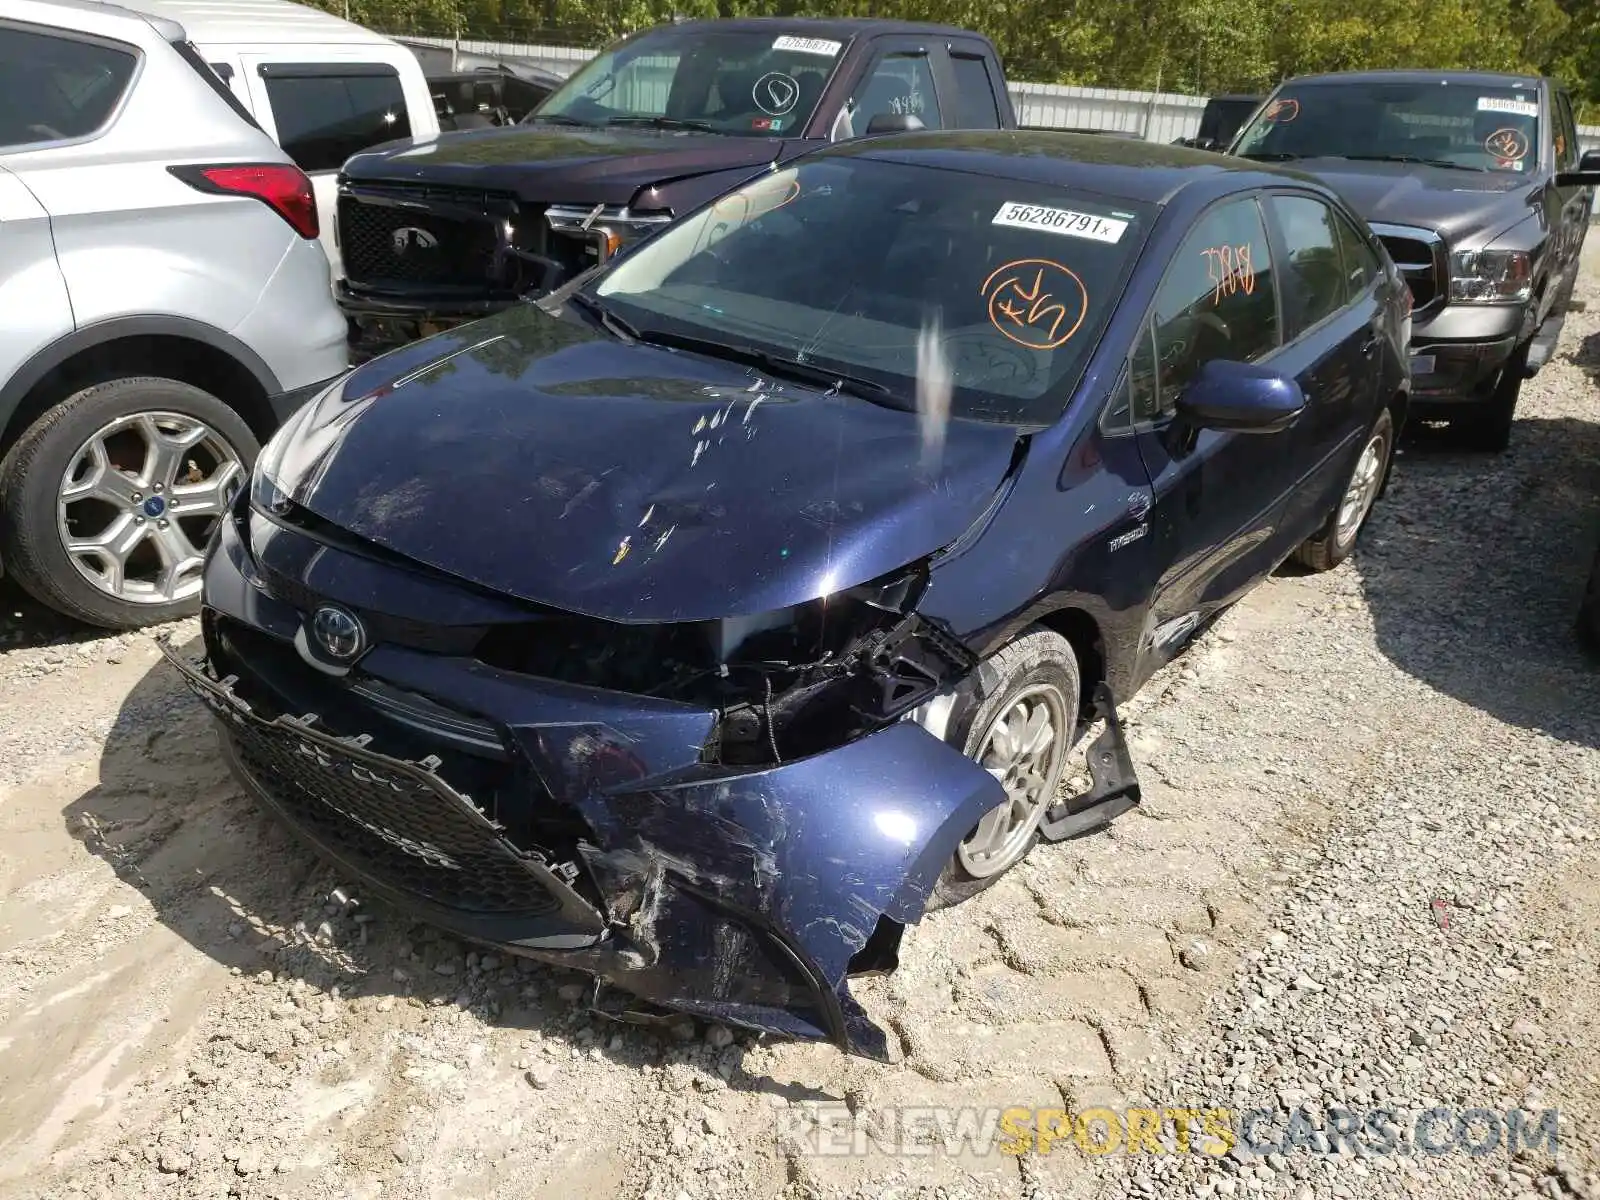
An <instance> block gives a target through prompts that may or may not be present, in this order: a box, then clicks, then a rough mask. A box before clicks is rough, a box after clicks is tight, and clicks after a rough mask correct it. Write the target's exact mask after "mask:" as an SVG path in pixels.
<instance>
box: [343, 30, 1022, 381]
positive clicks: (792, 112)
mask: <svg viewBox="0 0 1600 1200" xmlns="http://www.w3.org/2000/svg"><path fill="white" fill-rule="evenodd" d="M1016 125H1017V121H1016V115H1015V113H1014V111H1013V109H1012V106H1011V99H1010V96H1009V95H1008V93H1007V91H1006V81H1005V76H1004V73H1003V72H1002V70H1001V66H1000V59H999V56H998V55H997V54H996V52H995V48H994V45H993V44H992V43H991V42H990V41H989V40H988V39H987V38H985V37H983V36H981V35H979V34H976V33H972V32H970V31H968V30H964V29H954V28H947V27H945V26H940V25H924V24H915V23H906V22H893V21H884V20H843V19H841V20H800V19H783V18H750V19H745V20H712V21H683V22H679V23H676V24H672V25H664V26H659V27H657V28H654V29H649V30H646V31H644V32H641V33H637V34H634V35H632V36H629V37H626V38H623V39H622V40H620V41H618V42H615V43H614V44H612V45H611V46H608V47H607V48H606V49H604V50H602V51H601V52H600V53H599V54H597V55H596V56H595V57H594V58H593V59H591V60H590V61H589V62H588V63H586V64H585V65H584V66H583V67H582V68H581V69H580V70H578V71H577V72H576V73H574V74H573V75H572V77H571V78H570V79H568V80H567V82H566V83H565V84H564V85H563V86H562V87H560V88H558V89H557V90H556V91H555V92H554V93H553V94H552V95H551V96H549V97H548V98H547V99H546V100H545V101H544V103H542V104H541V105H540V106H539V107H538V108H537V109H535V110H534V112H532V113H530V114H529V115H528V116H527V117H526V118H524V120H523V121H522V122H521V123H519V124H518V125H516V126H514V127H510V128H493V129H483V130H472V131H467V132H458V133H446V134H443V135H441V136H440V137H438V138H437V139H432V140H421V141H417V142H397V143H391V144H389V145H387V146H383V147H377V148H374V149H373V150H371V151H368V152H366V153H362V154H358V155H356V156H355V157H353V158H351V159H350V160H349V161H348V162H346V163H345V165H344V170H343V172H342V174H341V175H340V178H339V185H338V186H339V202H338V203H339V219H338V238H339V246H340V251H341V254H342V256H343V259H344V270H345V278H344V279H343V280H341V281H340V283H339V285H338V294H339V302H340V305H341V307H343V309H344V311H345V314H346V316H347V317H348V318H349V321H350V326H351V339H352V346H353V349H354V351H355V354H356V356H357V357H358V358H361V357H366V356H367V355H368V354H370V353H372V352H375V351H379V350H382V349H385V348H387V347H390V346H393V345H396V344H400V343H403V342H407V341H411V340H413V339H415V338H416V337H418V336H420V335H424V334H427V333H431V332H434V331H436V330H438V329H442V328H448V327H449V326H451V325H454V324H458V323H460V322H461V321H464V320H470V319H472V318H475V317H479V316H483V315H485V314H487V313H491V312H495V311H497V310H499V309H501V308H504V307H506V306H507V305H509V304H512V303H515V302H516V301H517V300H518V299H520V298H523V297H526V296H530V295H539V294H541V293H543V292H545V291H548V290H550V289H552V288H555V287H558V286H559V285H560V284H562V283H563V282H565V281H566V280H567V279H569V278H571V277H572V276H573V275H574V274H576V273H578V272H580V271H583V270H585V269H587V268H588V267H591V266H593V265H594V264H595V263H597V262H600V261H602V260H604V259H606V258H607V257H609V256H610V255H612V254H615V253H616V252H617V251H618V250H619V249H621V248H622V247H623V246H624V245H627V244H629V243H630V242H633V241H636V240H638V239H640V238H641V237H644V236H648V235H649V234H650V233H651V232H653V231H654V230H656V229H658V228H660V227H661V226H662V225H664V224H667V223H669V222H670V221H672V220H673V219H674V217H675V216H678V215H681V214H682V213H683V212H685V211H686V210H688V209H692V208H695V207H697V206H699V205H700V204H702V203H704V202H706V201H708V200H710V199H712V198H713V197H715V196H718V195H720V194H722V193H723V192H726V191H727V190H728V189H730V188H732V187H733V186H734V185H735V184H737V183H739V182H741V181H743V180H745V179H748V178H750V177H751V176H753V175H755V174H757V173H758V172H760V171H764V170H769V169H773V168H774V167H775V166H776V165H777V164H780V163H783V162H786V161H788V160H789V159H792V158H794V157H796V156H797V155H800V154H803V153H805V152H806V151H808V150H812V149H815V148H816V147H818V146H822V145H826V144H828V143H829V142H835V141H840V140H842V139H845V138H851V137H859V136H864V135H866V134H877V133H888V132H897V131H904V130H910V129H922V128H928V129H941V128H942V129H1014V128H1016Z"/></svg>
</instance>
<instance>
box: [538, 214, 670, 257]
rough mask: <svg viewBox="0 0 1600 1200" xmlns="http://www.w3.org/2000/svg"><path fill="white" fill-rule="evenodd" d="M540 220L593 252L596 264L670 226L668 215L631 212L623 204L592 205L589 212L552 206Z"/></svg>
mask: <svg viewBox="0 0 1600 1200" xmlns="http://www.w3.org/2000/svg"><path fill="white" fill-rule="evenodd" d="M544 219H545V220H546V221H548V222H549V223H550V228H551V229H552V230H554V231H555V232H556V233H565V234H570V235H572V236H574V237H579V238H582V239H584V240H585V241H587V242H588V243H589V244H590V246H592V247H593V248H594V251H595V255H596V261H597V262H605V261H606V259H608V258H610V257H611V256H612V255H613V254H615V253H616V252H617V251H619V250H621V249H622V248H623V247H624V246H627V245H631V244H632V243H634V242H638V241H643V240H644V239H645V238H647V237H649V236H650V235H651V234H652V233H654V232H656V230H658V229H661V228H662V227H664V226H667V225H670V224H672V213H671V212H646V213H640V212H632V211H630V210H629V208H628V206H627V205H625V204H622V205H617V204H596V205H594V206H593V207H592V208H580V207H577V206H575V205H564V204H552V205H551V206H550V207H549V208H547V209H545V210H544Z"/></svg>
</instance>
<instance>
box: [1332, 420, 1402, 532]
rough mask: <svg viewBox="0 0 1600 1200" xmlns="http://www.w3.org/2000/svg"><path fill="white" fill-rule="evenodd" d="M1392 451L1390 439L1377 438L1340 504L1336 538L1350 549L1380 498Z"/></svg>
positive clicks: (1358, 462) (1363, 456)
mask: <svg viewBox="0 0 1600 1200" xmlns="http://www.w3.org/2000/svg"><path fill="white" fill-rule="evenodd" d="M1388 449H1389V439H1388V438H1387V437H1385V436H1384V435H1383V434H1381V433H1378V434H1374V435H1373V437H1372V439H1371V440H1370V441H1368V442H1367V444H1366V447H1365V448H1364V449H1363V450H1362V451H1361V457H1360V458H1359V459H1357V460H1356V469H1355V470H1354V471H1353V472H1351V474H1350V484H1349V486H1348V487H1346V488H1345V492H1344V499H1342V500H1340V501H1339V520H1338V524H1337V526H1336V528H1335V536H1336V537H1337V538H1338V539H1339V545H1341V546H1348V545H1349V544H1350V542H1351V541H1352V540H1354V538H1355V536H1356V532H1357V531H1358V530H1359V529H1360V528H1361V523H1362V522H1363V521H1365V520H1366V519H1367V513H1368V512H1370V511H1371V510H1372V502H1373V501H1374V500H1376V499H1377V498H1378V487H1379V485H1380V484H1381V483H1382V482H1383V461H1384V456H1385V454H1386V453H1387V452H1388Z"/></svg>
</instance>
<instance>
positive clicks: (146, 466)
mask: <svg viewBox="0 0 1600 1200" xmlns="http://www.w3.org/2000/svg"><path fill="white" fill-rule="evenodd" d="M244 474H245V472H244V464H243V462H242V461H241V460H240V458H239V452H238V451H237V450H236V449H234V447H233V446H232V445H230V444H229V443H228V441H227V439H225V438H224V437H222V436H221V435H220V434H218V433H217V432H216V431H215V430H214V429H212V428H211V427H210V426H209V425H206V424H205V423H204V422H202V421H197V420H195V419H194V418H193V417H187V416H183V415H181V414H179V413H172V412H140V413H131V414H129V415H127V416H124V417H119V418H117V419H116V420H114V421H111V422H109V423H108V424H106V425H104V426H102V427H101V428H100V429H99V430H98V431H96V432H95V434H94V435H93V436H92V437H90V438H89V439H88V440H87V441H86V442H84V443H83V445H81V446H80V447H78V450H77V452H76V453H74V454H73V456H72V461H71V463H70V464H69V465H68V467H67V470H66V472H65V474H63V475H62V477H61V487H60V491H59V493H58V498H57V503H56V527H57V532H58V533H59V535H60V538H61V545H62V547H63V548H64V549H65V550H66V552H67V557H68V558H70V559H71V560H72V565H73V566H74V567H75V568H76V569H77V571H78V573H79V574H80V575H82V576H83V578H84V579H86V580H88V582H89V583H90V584H92V585H93V586H94V587H96V588H98V589H99V590H100V591H102V592H104V593H106V594H107V595H109V596H114V597H116V598H117V599H118V600H123V601H126V602H129V603H133V604H169V603H172V602H173V601H177V600H186V599H188V598H189V597H191V596H194V595H195V594H197V593H198V592H199V591H200V573H201V568H202V566H203V564H204V561H205V545H206V541H207V539H208V538H209V537H210V535H211V530H212V528H213V527H214V526H215V524H216V522H217V521H218V520H219V519H220V518H221V517H222V515H223V514H224V513H225V512H226V511H227V509H228V505H229V504H230V503H231V502H232V500H233V497H234V495H235V493H236V492H237V491H238V489H239V486H240V484H241V483H242V482H243V481H244Z"/></svg>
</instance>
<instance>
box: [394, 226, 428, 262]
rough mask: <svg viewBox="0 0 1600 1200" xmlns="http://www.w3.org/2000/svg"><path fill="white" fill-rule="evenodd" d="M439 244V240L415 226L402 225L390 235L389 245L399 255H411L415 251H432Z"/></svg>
mask: <svg viewBox="0 0 1600 1200" xmlns="http://www.w3.org/2000/svg"><path fill="white" fill-rule="evenodd" d="M438 244H439V239H438V238H436V237H434V236H433V234H431V233H429V232H428V231H427V230H426V229H418V228H417V227H416V226H415V225H402V226H400V228H399V229H396V230H395V231H394V232H393V233H391V234H390V235H389V245H391V246H393V247H394V252H395V253H396V254H399V255H405V254H409V253H410V252H411V251H413V250H432V249H433V248H434V247H435V246H437V245H438Z"/></svg>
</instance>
